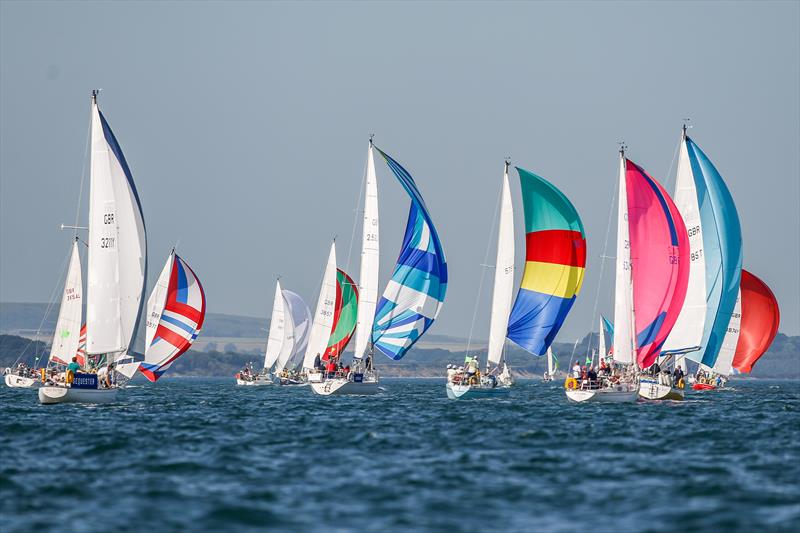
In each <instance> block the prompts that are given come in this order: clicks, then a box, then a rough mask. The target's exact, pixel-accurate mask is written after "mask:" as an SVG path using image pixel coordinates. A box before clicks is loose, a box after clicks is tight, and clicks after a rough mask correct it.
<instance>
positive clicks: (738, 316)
mask: <svg viewBox="0 0 800 533" xmlns="http://www.w3.org/2000/svg"><path fill="white" fill-rule="evenodd" d="M741 324H742V290H741V289H739V294H738V295H737V296H736V305H735V306H734V308H733V314H732V315H731V320H730V322H728V330H727V331H726V332H725V337H723V339H722V346H721V347H720V349H719V355H717V360H716V361H715V362H714V368H712V371H713V372H714V373H715V374H720V375H723V376H729V375H730V373H731V370H732V369H733V356H734V355H735V354H736V345H737V344H738V342H739V329H740V327H741ZM703 366H705V365H703Z"/></svg>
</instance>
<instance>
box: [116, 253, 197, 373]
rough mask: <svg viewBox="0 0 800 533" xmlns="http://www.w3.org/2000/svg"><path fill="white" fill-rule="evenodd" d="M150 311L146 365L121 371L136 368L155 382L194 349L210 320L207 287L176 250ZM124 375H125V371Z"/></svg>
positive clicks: (148, 312)
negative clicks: (205, 290)
mask: <svg viewBox="0 0 800 533" xmlns="http://www.w3.org/2000/svg"><path fill="white" fill-rule="evenodd" d="M147 309H148V310H147V324H146V326H147V330H146V335H145V352H144V361H142V362H141V363H138V364H137V363H136V362H129V363H122V364H121V365H118V369H119V367H120V366H123V365H136V366H137V367H138V370H139V371H140V372H141V373H142V375H143V376H144V377H146V378H147V379H148V380H150V381H153V382H155V381H157V380H158V379H159V378H160V377H161V376H163V375H164V373H165V372H166V371H167V369H169V367H171V366H172V365H173V363H175V361H176V360H177V359H178V358H179V357H180V356H182V355H183V354H184V353H186V351H187V350H188V349H189V348H190V347H191V346H192V343H194V341H195V339H197V336H198V335H199V334H200V330H201V329H202V327H203V321H204V320H205V316H206V296H205V292H204V291H203V285H202V284H201V283H200V280H199V279H198V278H197V275H195V273H194V271H193V270H192V269H191V268H190V267H189V265H188V264H187V263H186V261H184V259H183V258H182V257H180V256H179V255H178V254H176V253H175V250H174V249H173V250H172V252H170V254H169V256H168V257H167V262H166V263H165V264H164V268H163V269H162V270H161V275H160V276H159V277H158V281H157V282H156V286H155V288H153V291H152V292H151V293H150V298H149V299H148V301H147ZM120 371H121V372H123V373H124V372H125V371H124V367H123V370H120ZM128 377H130V376H128Z"/></svg>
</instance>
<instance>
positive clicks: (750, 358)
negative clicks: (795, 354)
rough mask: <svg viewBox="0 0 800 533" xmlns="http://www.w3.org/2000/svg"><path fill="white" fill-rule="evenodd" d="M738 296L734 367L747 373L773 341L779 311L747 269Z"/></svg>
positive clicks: (776, 302) (776, 304) (765, 289)
mask: <svg viewBox="0 0 800 533" xmlns="http://www.w3.org/2000/svg"><path fill="white" fill-rule="evenodd" d="M741 294H742V296H741V306H742V317H741V325H740V328H739V329H740V333H739V342H738V343H737V345H736V354H735V355H734V357H733V367H734V368H735V369H736V370H738V371H740V372H744V373H745V374H747V373H749V372H750V371H751V370H753V365H755V364H756V361H758V360H759V358H761V356H762V355H764V353H765V352H766V351H767V350H768V349H769V346H770V344H772V341H773V340H774V339H775V335H777V333H778V325H779V324H780V322H781V312H780V309H779V308H778V300H777V299H776V298H775V295H774V294H773V293H772V291H771V290H770V288H769V287H768V286H767V284H766V283H764V282H763V281H761V280H760V279H759V278H757V277H756V276H755V275H753V274H751V273H750V272H748V271H746V270H742V280H741Z"/></svg>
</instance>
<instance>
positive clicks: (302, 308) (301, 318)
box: [275, 289, 311, 372]
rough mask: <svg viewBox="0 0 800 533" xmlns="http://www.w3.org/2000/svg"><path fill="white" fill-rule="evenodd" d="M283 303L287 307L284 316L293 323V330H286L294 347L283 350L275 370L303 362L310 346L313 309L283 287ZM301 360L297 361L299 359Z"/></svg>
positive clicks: (292, 367) (287, 336)
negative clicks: (289, 349) (309, 334)
mask: <svg viewBox="0 0 800 533" xmlns="http://www.w3.org/2000/svg"><path fill="white" fill-rule="evenodd" d="M283 305H284V307H285V309H286V312H285V313H284V318H285V319H286V320H287V322H288V323H290V324H291V326H292V328H291V331H289V330H288V329H287V330H286V332H285V334H286V339H289V338H291V340H292V349H291V351H289V352H287V351H286V350H281V354H280V355H279V356H278V362H277V363H276V364H275V372H280V371H281V370H283V369H284V368H289V369H292V370H293V369H294V367H296V366H297V365H299V364H301V363H302V358H303V355H304V354H305V351H306V346H308V333H309V330H310V329H311V311H310V310H309V309H308V306H307V305H306V303H305V302H304V301H303V299H302V298H300V296H299V295H298V294H296V293H294V292H292V291H290V290H287V289H283ZM298 359H299V360H300V361H297V360H298Z"/></svg>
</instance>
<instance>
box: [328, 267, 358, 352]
mask: <svg viewBox="0 0 800 533" xmlns="http://www.w3.org/2000/svg"><path fill="white" fill-rule="evenodd" d="M357 315H358V288H357V287H356V283H355V282H354V281H353V278H351V277H350V276H348V275H347V273H346V272H345V271H344V270H341V269H337V270H336V306H335V307H334V311H333V325H332V327H331V335H330V337H329V338H328V346H327V348H325V353H324V354H323V355H322V359H323V360H324V361H327V360H328V359H330V358H331V357H338V356H340V355H341V354H342V352H343V351H344V349H345V347H347V343H348V342H350V338H351V337H352V336H353V331H355V329H356V317H357Z"/></svg>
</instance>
